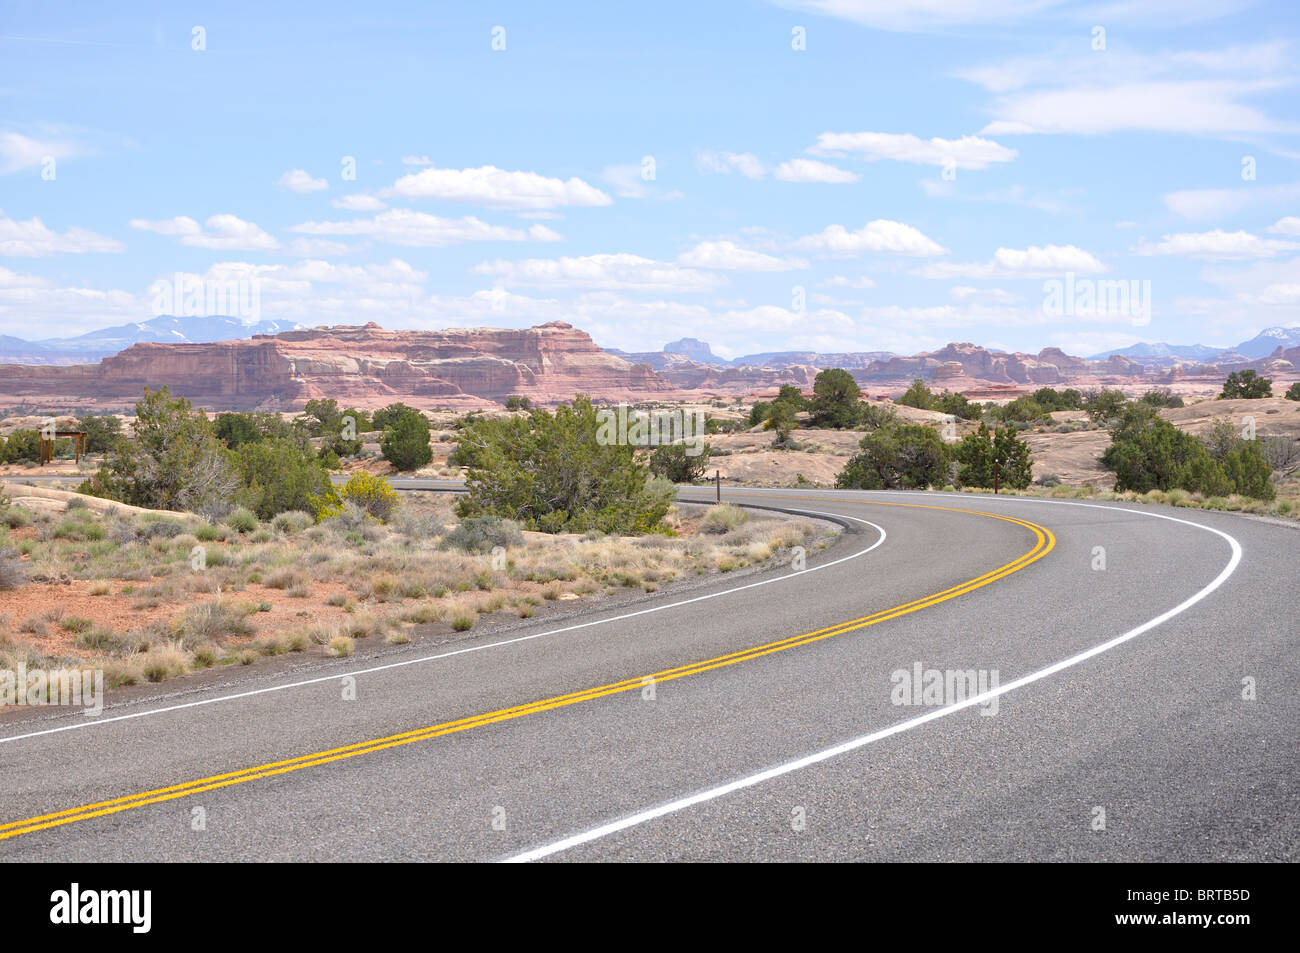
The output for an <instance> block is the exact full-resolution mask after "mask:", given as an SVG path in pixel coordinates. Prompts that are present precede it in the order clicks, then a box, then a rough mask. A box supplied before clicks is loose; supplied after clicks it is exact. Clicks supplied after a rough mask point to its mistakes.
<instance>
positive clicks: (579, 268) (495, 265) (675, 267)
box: [474, 253, 724, 292]
mask: <svg viewBox="0 0 1300 953" xmlns="http://www.w3.org/2000/svg"><path fill="white" fill-rule="evenodd" d="M474 271H475V273H476V274H480V275H492V276H494V277H495V278H496V279H497V281H498V282H499V283H500V284H503V285H523V286H528V287H561V288H562V287H568V288H594V289H602V290H606V291H642V292H644V291H651V292H692V291H710V290H712V289H713V288H716V287H717V286H718V285H720V284H722V283H723V282H724V279H722V278H721V277H719V276H716V275H713V274H710V273H708V272H705V271H698V270H696V269H694V268H687V267H685V266H683V265H679V264H674V263H672V262H663V261H654V260H653V259H650V258H642V257H641V256H639V255H630V254H626V253H616V254H599V255H587V256H584V257H581V258H528V259H524V260H523V261H505V260H502V259H497V260H495V261H485V262H483V263H482V264H480V265H478V266H476V267H475V269H474Z"/></svg>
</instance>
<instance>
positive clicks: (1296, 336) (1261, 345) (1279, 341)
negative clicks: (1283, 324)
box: [1233, 328, 1300, 361]
mask: <svg viewBox="0 0 1300 953" xmlns="http://www.w3.org/2000/svg"><path fill="white" fill-rule="evenodd" d="M1279 347H1282V348H1292V347H1300V328H1265V329H1264V330H1263V331H1260V332H1259V333H1258V334H1256V335H1255V336H1254V337H1253V338H1251V339H1250V340H1249V341H1242V342H1241V343H1240V344H1238V345H1237V346H1236V347H1235V348H1233V350H1234V351H1236V352H1237V353H1238V354H1244V355H1246V357H1248V358H1250V359H1251V360H1252V361H1256V360H1259V359H1260V358H1261V357H1268V356H1269V355H1270V354H1272V353H1273V352H1274V351H1276V350H1277V349H1278V348H1279Z"/></svg>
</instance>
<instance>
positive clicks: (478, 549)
mask: <svg viewBox="0 0 1300 953" xmlns="http://www.w3.org/2000/svg"><path fill="white" fill-rule="evenodd" d="M523 542H524V534H523V533H521V532H520V531H519V524H518V523H515V522H514V521H513V520H507V519H502V518H501V517H499V516H470V517H467V518H466V519H464V520H463V521H461V524H460V525H459V526H457V527H456V528H455V529H453V530H452V531H451V532H450V533H448V534H447V535H446V536H444V537H443V540H442V544H441V548H442V549H459V550H461V551H462V552H466V553H487V552H491V551H492V550H493V549H494V548H495V547H497V546H503V547H510V546H522V545H523Z"/></svg>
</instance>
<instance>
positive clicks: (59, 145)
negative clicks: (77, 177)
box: [0, 132, 80, 175]
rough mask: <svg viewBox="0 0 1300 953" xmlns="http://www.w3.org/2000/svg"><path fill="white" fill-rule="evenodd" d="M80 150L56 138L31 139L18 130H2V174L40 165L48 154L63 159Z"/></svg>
mask: <svg viewBox="0 0 1300 953" xmlns="http://www.w3.org/2000/svg"><path fill="white" fill-rule="evenodd" d="M79 151H80V150H79V149H78V148H77V146H75V145H74V144H73V143H71V142H68V141H64V140H56V139H31V138H28V137H27V136H24V135H22V134H21V133H17V132H0V175H9V174H11V173H14V172H22V171H25V170H27V169H35V168H37V167H39V166H40V165H41V164H42V163H43V162H44V161H45V158H46V156H50V157H52V158H54V159H62V158H65V157H67V156H73V155H76V154H77V153H78V152H79Z"/></svg>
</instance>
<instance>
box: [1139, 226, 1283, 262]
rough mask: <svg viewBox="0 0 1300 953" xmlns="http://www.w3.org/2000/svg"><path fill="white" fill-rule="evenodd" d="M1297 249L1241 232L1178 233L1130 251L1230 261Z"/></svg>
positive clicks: (1217, 230)
mask: <svg viewBox="0 0 1300 953" xmlns="http://www.w3.org/2000/svg"><path fill="white" fill-rule="evenodd" d="M1296 249H1300V243H1297V242H1287V241H1279V240H1277V239H1272V238H1260V237H1259V236H1258V235H1252V234H1250V233H1249V232H1245V231H1236V232H1225V231H1224V230H1223V229H1221V228H1216V229H1214V230H1213V231H1209V232H1179V233H1177V234H1174V235H1166V236H1164V240H1163V241H1161V242H1157V243H1152V242H1142V243H1140V244H1138V245H1137V246H1136V247H1135V248H1134V249H1133V252H1134V254H1137V255H1181V256H1185V257H1188V258H1209V259H1232V258H1272V257H1273V256H1275V255H1279V254H1281V253H1283V252H1288V251H1295V250H1296Z"/></svg>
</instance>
